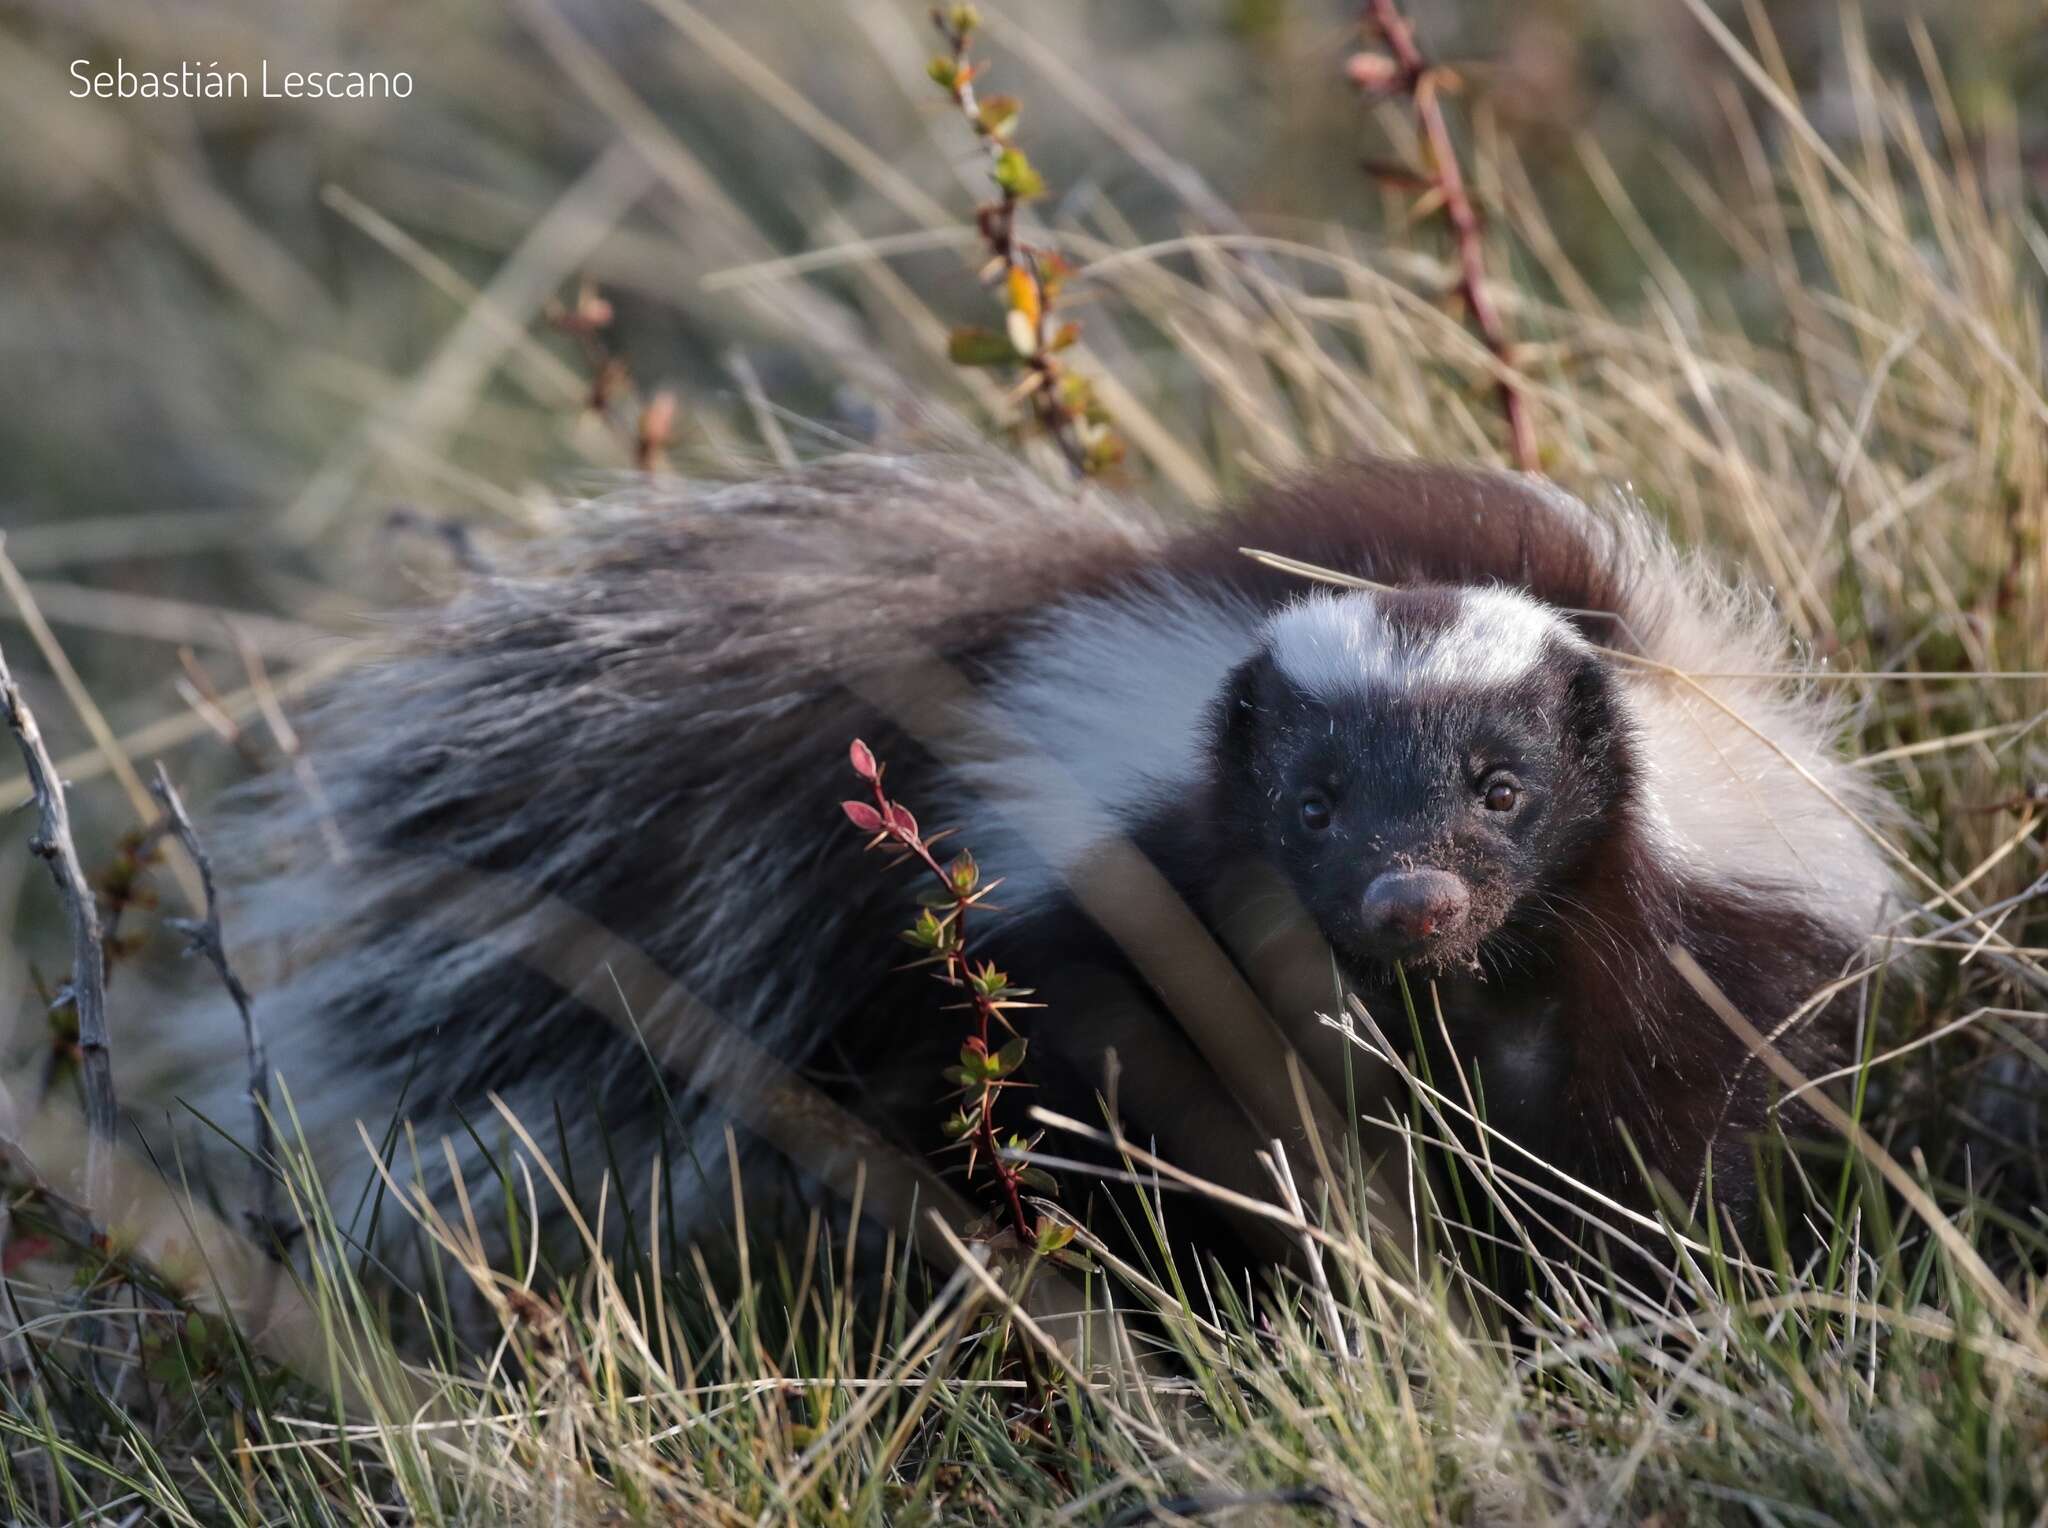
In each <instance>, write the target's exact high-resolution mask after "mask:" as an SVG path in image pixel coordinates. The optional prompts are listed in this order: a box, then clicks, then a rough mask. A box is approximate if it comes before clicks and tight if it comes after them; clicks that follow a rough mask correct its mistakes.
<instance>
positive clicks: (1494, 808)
mask: <svg viewBox="0 0 2048 1528" xmlns="http://www.w3.org/2000/svg"><path fill="white" fill-rule="evenodd" d="M1480 799H1481V800H1482V801H1484V802H1485V803H1486V809H1487V810H1488V811H1489V812H1512V811H1513V810H1514V809H1515V806H1516V803H1518V802H1519V801H1520V800H1521V799H1522V788H1521V787H1520V786H1519V785H1517V784H1515V782H1514V781H1512V780H1510V779H1508V778H1507V777H1506V776H1505V775H1495V776H1494V777H1493V778H1492V779H1491V780H1489V781H1488V782H1487V784H1486V791H1485V794H1484V795H1483V796H1481V797H1480Z"/></svg>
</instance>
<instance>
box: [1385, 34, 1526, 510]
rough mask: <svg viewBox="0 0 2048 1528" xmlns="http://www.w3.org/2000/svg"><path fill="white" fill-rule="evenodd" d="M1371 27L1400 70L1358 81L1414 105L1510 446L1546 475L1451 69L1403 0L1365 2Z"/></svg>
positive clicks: (1432, 189)
mask: <svg viewBox="0 0 2048 1528" xmlns="http://www.w3.org/2000/svg"><path fill="white" fill-rule="evenodd" d="M1364 25H1365V28H1366V30H1367V31H1368V32H1369V33H1371V34H1372V35H1373V36H1375V37H1377V38H1378V39H1379V40H1380V42H1381V43H1383V44H1384V45H1385V46H1386V49H1387V51H1388V53H1390V54H1392V55H1393V57H1392V64H1393V70H1392V73H1391V75H1390V76H1386V77H1383V75H1384V74H1385V71H1384V70H1383V68H1381V67H1377V66H1381V65H1383V64H1384V62H1385V61H1384V60H1378V59H1373V58H1371V57H1370V56H1369V55H1361V56H1360V57H1359V58H1356V59H1354V60H1353V61H1352V78H1353V79H1354V80H1355V81H1356V82H1357V83H1358V84H1359V86H1360V87H1361V88H1362V89H1364V90H1366V91H1367V92H1368V94H1378V93H1381V92H1398V93H1399V94H1402V95H1405V96H1407V97H1408V99H1409V100H1410V102H1412V103H1413V105H1414V107H1415V119H1416V121H1417V123H1418V124H1419V125H1420V126H1421V128H1422V133H1423V137H1424V138H1425V139H1426V140H1427V142H1428V145H1429V175H1428V177H1427V185H1428V189H1429V193H1430V195H1431V196H1432V197H1434V198H1435V199H1436V201H1437V202H1438V203H1440V204H1441V207H1442V210H1443V215H1444V220H1445V221H1446V222H1448V223H1449V224H1450V227H1451V233H1452V236H1453V238H1454V239H1455V240H1456V243H1457V249H1458V286H1457V292H1458V296H1459V297H1460V298H1461V299H1462V300H1463V301H1464V304H1465V307H1466V310H1467V311H1468V312H1470V313H1471V315H1472V324H1473V327H1474V328H1476V329H1477V330H1478V331H1479V337H1480V338H1481V339H1482V340H1484V341H1485V343H1486V348H1487V350H1488V351H1489V352H1491V354H1492V356H1493V358H1494V360H1495V361H1496V362H1497V363H1499V365H1500V367H1501V368H1502V372H1501V376H1500V380H1499V382H1498V384H1497V386H1498V391H1499V396H1500V407H1501V412H1502V413H1503V414H1504V415H1505V416H1506V417H1507V423H1508V438H1509V448H1510V450H1511V451H1512V452H1513V455H1514V460H1515V465H1516V466H1517V467H1519V468H1520V469H1521V470H1522V471H1524V472H1541V471H1542V470H1543V464H1542V458H1541V455H1540V453H1539V452H1538V451H1537V448H1536V430H1535V426H1534V425H1533V424H1532V423H1531V421H1530V417H1529V400H1528V399H1527V398H1525V397H1524V396H1523V394H1522V390H1521V387H1520V386H1519V384H1517V383H1516V382H1515V381H1514V379H1513V377H1512V376H1511V375H1510V372H1511V371H1512V368H1513V365H1514V347H1513V345H1512V344H1511V343H1510V341H1509V339H1508V332H1507V326H1506V325H1505V324H1504V323H1503V322H1502V321H1501V316H1500V310H1499V309H1498V308H1496V307H1495V306H1494V304H1493V296H1492V293H1491V292H1490V291H1489V290H1488V288H1487V282H1486V253H1485V245H1484V241H1483V240H1482V238H1481V236H1480V228H1479V215H1478V213H1477V212H1476V211H1475V210H1474V209H1473V206H1472V198H1471V196H1470V194H1469V193H1468V192H1467V191H1466V189H1465V176H1464V172H1463V171H1462V170H1461V169H1460V168H1459V165H1458V149H1457V145H1456V144H1455V143H1454V142H1453V141H1452V139H1451V129H1450V124H1449V122H1448V121H1446V120H1445V117H1444V108H1443V91H1444V89H1445V87H1446V85H1447V84H1449V83H1451V77H1450V76H1449V74H1448V73H1447V71H1445V70H1443V69H1442V68H1440V67H1439V66H1437V65H1436V64H1434V63H1432V62H1431V61H1430V60H1429V59H1428V58H1427V57H1425V56H1424V55H1423V52H1422V50H1421V48H1419V47H1418V46H1417V45H1416V42H1415V26H1414V23H1413V22H1411V21H1409V19H1408V18H1407V17H1406V16H1404V15H1402V13H1401V7H1400V6H1399V4H1397V3H1396V0H1366V6H1365V17H1364Z"/></svg>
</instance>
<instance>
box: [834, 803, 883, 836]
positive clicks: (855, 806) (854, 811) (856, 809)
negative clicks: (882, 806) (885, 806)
mask: <svg viewBox="0 0 2048 1528" xmlns="http://www.w3.org/2000/svg"><path fill="white" fill-rule="evenodd" d="M839 807H840V810H841V811H843V812H845V813H846V819H847V821H848V822H851V823H852V824H853V825H854V826H855V827H856V828H859V829H860V830H861V832H863V833H879V832H881V831H882V814H881V813H880V812H878V811H876V810H875V809H874V808H873V807H871V806H869V805H868V804H867V803H866V802H865V801H842V802H840V803H839Z"/></svg>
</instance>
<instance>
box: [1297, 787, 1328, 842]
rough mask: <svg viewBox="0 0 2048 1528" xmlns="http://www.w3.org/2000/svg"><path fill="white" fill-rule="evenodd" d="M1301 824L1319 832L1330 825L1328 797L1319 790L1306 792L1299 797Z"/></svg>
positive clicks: (1314, 831)
mask: <svg viewBox="0 0 2048 1528" xmlns="http://www.w3.org/2000/svg"><path fill="white" fill-rule="evenodd" d="M1301 825H1302V826H1303V827H1304V828H1307V829H1308V830H1309V832H1311V833H1320V832H1322V831H1323V829H1325V828H1327V827H1328V826H1329V825H1330V798H1329V797H1327V796H1325V795H1324V794H1323V793H1322V792H1321V791H1309V792H1306V793H1305V794H1304V795H1303V796H1302V798H1301Z"/></svg>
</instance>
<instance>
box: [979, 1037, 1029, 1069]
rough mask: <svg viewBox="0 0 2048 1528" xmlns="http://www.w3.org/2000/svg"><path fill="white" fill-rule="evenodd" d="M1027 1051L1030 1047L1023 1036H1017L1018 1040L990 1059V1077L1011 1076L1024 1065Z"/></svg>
mask: <svg viewBox="0 0 2048 1528" xmlns="http://www.w3.org/2000/svg"><path fill="white" fill-rule="evenodd" d="M1027 1049H1029V1046H1028V1044H1027V1043H1026V1041H1025V1039H1024V1037H1023V1036H1022V1035H1019V1036H1017V1038H1016V1039H1014V1040H1012V1041H1011V1042H1010V1043H1009V1044H1008V1045H1005V1046H1004V1047H1003V1048H1002V1049H1001V1050H999V1051H997V1052H996V1053H995V1054H994V1055H993V1056H991V1057H990V1058H989V1061H988V1072H989V1075H990V1076H991V1077H1007V1076H1009V1075H1010V1074H1011V1073H1012V1072H1014V1071H1016V1070H1017V1068H1018V1067H1020V1066H1022V1065H1023V1064H1024V1052H1025V1051H1026V1050H1027Z"/></svg>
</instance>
